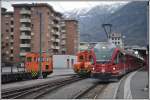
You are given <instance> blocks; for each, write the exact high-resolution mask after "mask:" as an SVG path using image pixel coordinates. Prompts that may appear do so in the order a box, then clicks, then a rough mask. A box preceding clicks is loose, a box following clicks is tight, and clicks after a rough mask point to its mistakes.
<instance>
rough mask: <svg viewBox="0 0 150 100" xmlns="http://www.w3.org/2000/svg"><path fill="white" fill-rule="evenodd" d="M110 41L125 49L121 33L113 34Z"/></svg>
mask: <svg viewBox="0 0 150 100" xmlns="http://www.w3.org/2000/svg"><path fill="white" fill-rule="evenodd" d="M110 41H111V42H112V43H113V44H115V45H116V46H117V47H120V48H122V47H123V40H122V35H121V33H111V34H110Z"/></svg>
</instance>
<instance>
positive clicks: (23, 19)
mask: <svg viewBox="0 0 150 100" xmlns="http://www.w3.org/2000/svg"><path fill="white" fill-rule="evenodd" d="M12 6H13V7H14V22H15V23H14V24H15V28H14V31H15V34H14V36H15V42H14V43H15V46H16V47H15V49H14V50H15V58H16V59H21V61H24V57H25V55H26V53H27V52H39V50H40V41H39V40H40V33H41V34H42V35H41V36H42V37H41V38H42V51H43V52H47V53H48V54H51V55H52V54H60V35H61V33H60V20H61V16H62V14H61V13H59V12H56V11H54V9H53V8H52V7H51V6H50V5H48V4H46V3H39V4H13V5H12ZM40 21H41V23H40ZM40 24H41V25H40Z"/></svg>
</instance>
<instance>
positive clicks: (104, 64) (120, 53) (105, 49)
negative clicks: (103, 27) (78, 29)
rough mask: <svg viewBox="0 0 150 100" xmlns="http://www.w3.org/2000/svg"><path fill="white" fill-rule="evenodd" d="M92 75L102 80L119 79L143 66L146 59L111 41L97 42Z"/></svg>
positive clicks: (93, 50) (94, 49) (94, 50)
mask: <svg viewBox="0 0 150 100" xmlns="http://www.w3.org/2000/svg"><path fill="white" fill-rule="evenodd" d="M92 52H93V56H92V57H93V60H91V62H92V71H91V77H93V78H98V79H100V80H107V81H108V80H111V79H118V78H119V77H120V76H122V75H124V74H126V73H127V72H130V71H133V70H136V69H138V68H140V67H142V66H143V64H144V60H143V59H142V58H139V57H137V56H135V55H134V54H132V53H129V52H126V51H124V50H121V49H119V48H116V47H115V46H113V44H111V43H109V42H105V43H100V44H97V45H96V46H95V47H94V48H93V49H92Z"/></svg>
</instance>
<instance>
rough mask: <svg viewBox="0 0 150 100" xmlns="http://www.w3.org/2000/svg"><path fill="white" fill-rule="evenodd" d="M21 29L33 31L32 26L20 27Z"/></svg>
mask: <svg viewBox="0 0 150 100" xmlns="http://www.w3.org/2000/svg"><path fill="white" fill-rule="evenodd" d="M20 30H21V31H31V28H30V27H23V26H22V27H20Z"/></svg>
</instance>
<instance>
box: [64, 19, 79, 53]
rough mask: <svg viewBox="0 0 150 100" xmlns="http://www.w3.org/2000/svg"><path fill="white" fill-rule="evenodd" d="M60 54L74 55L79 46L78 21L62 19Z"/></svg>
mask: <svg viewBox="0 0 150 100" xmlns="http://www.w3.org/2000/svg"><path fill="white" fill-rule="evenodd" d="M61 25H62V30H61V32H62V38H61V40H62V41H61V48H62V49H61V52H62V54H69V55H75V54H76V53H77V52H78V48H79V31H78V21H77V20H74V19H64V20H63V21H62V24H61Z"/></svg>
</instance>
